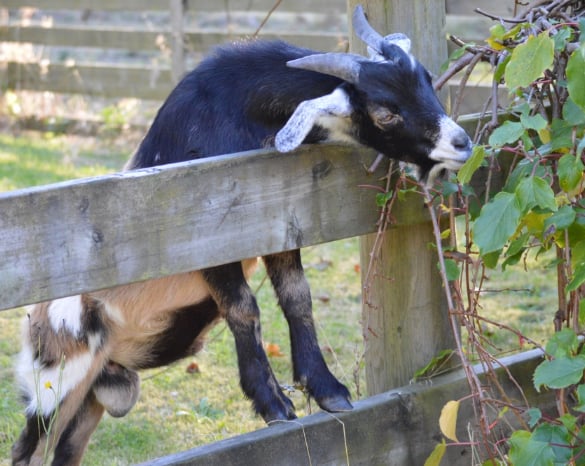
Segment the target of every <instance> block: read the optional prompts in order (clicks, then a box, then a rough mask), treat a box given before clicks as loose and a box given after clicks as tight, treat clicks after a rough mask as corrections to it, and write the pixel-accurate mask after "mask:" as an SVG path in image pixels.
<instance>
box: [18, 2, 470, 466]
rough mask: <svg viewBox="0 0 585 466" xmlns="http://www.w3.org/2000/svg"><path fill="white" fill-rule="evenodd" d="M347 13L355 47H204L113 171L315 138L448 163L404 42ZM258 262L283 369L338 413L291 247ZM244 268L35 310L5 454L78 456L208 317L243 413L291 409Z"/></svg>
mask: <svg viewBox="0 0 585 466" xmlns="http://www.w3.org/2000/svg"><path fill="white" fill-rule="evenodd" d="M353 22H354V27H355V29H356V31H357V33H358V35H359V36H360V37H361V38H362V40H364V42H366V43H367V45H368V46H369V53H370V57H369V58H366V57H363V56H360V55H354V54H348V53H317V52H314V51H311V50H307V49H303V48H298V47H295V46H292V45H289V44H287V43H284V42H280V41H274V42H262V41H249V42H239V43H236V44H232V45H227V46H222V47H219V48H217V49H216V50H215V52H214V53H213V54H212V55H211V56H210V57H208V58H206V59H205V60H204V61H203V62H202V63H201V64H200V65H199V66H198V67H197V68H196V69H195V70H193V71H192V72H190V73H188V74H187V75H186V76H185V77H184V78H183V80H182V81H181V82H180V83H179V84H178V85H177V86H176V88H175V89H174V90H173V91H172V92H171V94H170V95H169V97H168V98H167V100H166V101H165V102H164V104H163V105H162V107H161V108H160V110H159V112H158V114H157V115H156V117H155V119H154V122H153V123H152V126H151V127H150V129H149V130H148V132H147V134H146V135H145V137H144V139H143V140H142V142H141V143H140V145H139V147H138V149H137V150H136V152H135V153H134V155H133V157H132V158H131V160H130V161H129V163H128V164H127V167H126V169H128V170H132V169H138V168H144V167H151V166H154V165H161V164H168V163H172V162H179V161H184V160H191V159H196V158H201V157H210V156H214V155H218V154H224V153H229V152H235V151H243V150H248V149H257V148H260V147H265V146H270V145H272V144H274V145H275V146H276V148H277V150H279V151H281V152H288V151H291V150H294V149H295V148H296V147H298V146H299V145H300V144H302V143H319V142H326V141H332V142H341V143H348V144H357V145H364V146H369V147H372V148H374V149H376V150H377V151H379V152H380V153H382V154H384V155H386V156H388V157H391V158H395V159H398V160H401V161H405V162H409V163H414V164H416V165H417V166H418V167H419V168H420V173H421V178H422V179H427V180H432V179H433V178H434V177H435V176H436V175H437V173H439V172H440V171H441V170H443V169H445V168H446V169H454V170H456V169H458V168H459V167H460V166H461V164H462V163H463V162H464V161H465V160H466V159H467V158H468V157H469V155H470V151H471V142H470V140H469V137H468V136H467V135H466V134H465V132H464V131H463V129H461V128H460V127H459V126H457V125H456V124H455V123H454V122H453V121H452V120H451V119H450V118H448V117H447V116H446V114H445V112H444V110H443V108H442V106H441V104H440V102H439V100H438V98H437V97H436V95H435V93H434V91H433V88H432V84H431V77H430V75H429V73H428V72H427V71H426V70H425V68H424V67H423V66H422V65H421V64H420V63H419V62H418V61H417V60H415V59H414V57H413V56H412V55H411V54H410V52H409V49H410V41H409V39H408V38H407V37H406V36H404V35H402V34H394V35H390V36H386V37H382V36H381V35H380V34H378V33H377V32H376V31H374V30H373V29H372V28H371V26H370V25H369V24H368V22H367V19H366V17H365V14H364V12H363V10H362V9H361V7H358V8H357V9H356V11H355V12H354V18H353ZM194 189H196V187H195V188H194ZM263 260H264V263H265V265H266V269H267V273H268V276H269V278H270V280H271V283H272V286H273V288H274V290H275V292H276V295H277V298H278V303H279V305H280V307H281V308H282V310H283V312H284V315H285V317H286V319H287V321H288V325H289V329H290V339H291V353H292V365H293V375H294V380H295V381H296V382H298V383H300V384H302V385H303V386H304V387H306V390H307V392H308V393H309V395H310V396H311V397H312V398H313V399H315V400H316V402H317V404H318V405H319V406H320V407H321V408H322V409H324V410H327V411H332V412H339V411H347V410H351V409H352V404H351V401H350V394H349V391H348V390H347V388H346V387H345V386H344V385H342V384H341V383H340V382H339V381H338V380H337V379H336V378H335V377H334V376H333V375H332V373H331V372H330V371H329V369H328V368H327V365H326V363H325V361H324V359H323V356H322V354H321V352H320V350H319V345H318V342H317V337H316V332H315V328H314V323H313V318H312V304H311V294H310V290H309V285H308V283H307V281H306V279H305V277H304V273H303V267H302V263H301V257H300V252H299V251H298V250H294V251H288V252H283V253H279V254H272V255H269V256H266V257H263ZM255 264H256V259H253V260H252V259H250V260H245V261H242V262H238V263H232V264H226V265H222V266H218V267H212V268H209V269H205V270H199V271H193V272H189V273H182V274H178V275H173V276H169V277H164V278H159V279H154V280H149V281H146V282H141V283H134V284H129V285H124V286H119V287H115V288H112V289H107V290H101V291H96V292H92V293H86V294H82V295H79V296H72V297H67V298H62V299H56V300H53V301H50V302H45V303H40V304H37V305H34V307H33V308H32V309H31V310H30V311H29V315H28V318H26V319H25V321H24V325H23V327H24V330H23V337H24V343H23V348H22V350H21V352H20V355H19V357H18V360H17V363H16V373H17V379H18V380H19V382H20V385H21V388H22V391H23V398H24V401H25V403H26V409H25V414H26V418H27V421H26V426H25V428H24V430H23V431H22V433H21V435H20V437H19V439H18V440H17V441H16V443H15V444H14V446H13V449H12V461H13V464H15V465H30V464H35V465H36V464H41V463H42V462H43V452H44V451H45V450H46V449H47V450H49V451H52V452H53V464H54V465H63V464H68V465H70V464H79V463H80V461H81V458H82V456H83V453H84V450H85V447H86V445H87V442H88V440H89V438H90V436H91V434H92V432H93V431H94V429H95V427H96V426H97V424H98V423H99V421H100V419H101V416H102V415H103V413H104V411H107V412H108V413H109V414H110V415H112V416H123V415H125V414H126V413H127V412H128V411H130V409H131V408H132V407H133V405H134V403H135V402H136V399H137V396H138V392H139V378H138V375H137V371H138V370H140V369H144V368H152V367H158V366H161V365H166V364H169V363H170V362H173V361H176V360H178V359H180V358H183V357H185V356H187V355H190V354H194V353H196V352H197V351H198V350H199V349H200V348H201V346H202V344H203V340H204V337H205V334H206V332H207V331H208V330H209V329H210V328H211V327H212V326H213V325H214V324H216V323H217V322H218V320H219V319H221V318H225V319H226V320H227V323H228V326H229V328H230V330H231V332H232V333H233V336H234V339H235V346H236V352H237V357H238V366H239V373H240V384H241V387H242V389H243V392H244V394H245V395H246V396H247V397H248V398H249V399H250V400H251V401H252V404H253V407H254V409H255V411H256V413H258V414H259V415H260V416H262V418H263V419H264V420H265V421H266V422H267V423H270V422H271V421H276V420H287V419H293V418H295V412H294V406H293V404H292V402H291V401H290V400H289V399H288V398H287V397H286V396H285V395H284V394H283V392H282V390H281V389H280V387H279V384H278V382H277V380H276V378H275V376H274V374H273V373H272V370H271V368H270V365H269V363H268V359H267V357H266V354H265V352H264V350H263V347H262V341H261V330H260V322H259V313H260V310H259V308H258V305H257V303H256V300H255V298H254V295H253V293H252V291H251V289H250V287H249V286H248V284H247V279H248V277H249V276H250V274H251V273H252V271H253V269H254V266H255ZM51 387H53V390H49V389H50V388H51ZM57 387H58V388H57ZM57 411H58V415H57V416H56V421H55V422H54V424H53V425H52V428H51V431H50V432H49V433H47V432H45V430H44V428H43V426H45V425H48V423H49V419H50V418H51V416H53V415H54V414H55V413H56V412H57Z"/></svg>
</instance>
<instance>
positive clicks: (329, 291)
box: [0, 135, 556, 465]
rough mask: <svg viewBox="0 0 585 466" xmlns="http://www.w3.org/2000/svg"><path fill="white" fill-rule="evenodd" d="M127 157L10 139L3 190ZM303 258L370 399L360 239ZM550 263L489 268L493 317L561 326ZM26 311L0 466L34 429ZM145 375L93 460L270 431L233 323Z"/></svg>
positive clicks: (262, 290) (1, 175)
mask: <svg viewBox="0 0 585 466" xmlns="http://www.w3.org/2000/svg"><path fill="white" fill-rule="evenodd" d="M128 146H129V147H130V148H131V147H133V146H134V143H128ZM129 152H130V150H128V153H129ZM127 156H128V154H121V153H114V155H110V151H109V150H108V148H107V147H106V148H105V149H104V148H103V147H100V146H99V145H96V144H95V143H91V144H90V145H89V146H88V145H87V143H86V142H81V141H78V140H71V139H69V138H63V137H59V138H56V137H50V138H39V137H38V136H37V137H32V136H27V137H19V138H13V137H10V136H5V135H0V191H1V190H10V189H20V188H25V187H27V186H32V185H39V184H45V183H51V182H56V181H63V180H66V179H70V178H78V177H85V176H93V175H98V174H103V173H107V172H112V171H115V170H118V169H119V168H120V167H122V165H123V163H124V160H125V158H126V157H127ZM303 260H304V264H305V268H306V272H307V277H308V279H309V281H310V283H311V289H312V293H313V302H314V314H315V320H316V325H317V330H318V334H319V341H320V344H321V347H322V348H323V350H324V351H323V352H324V355H325V358H326V360H327V363H328V364H329V367H330V368H331V370H332V372H333V373H334V374H335V375H336V376H337V377H338V378H339V379H340V380H341V381H342V382H343V383H345V384H346V385H347V386H348V387H349V389H350V391H351V392H352V395H353V396H354V398H356V397H358V396H359V395H361V396H364V393H361V394H358V393H357V391H358V390H357V386H358V385H357V384H356V380H357V381H359V386H360V387H361V391H362V392H363V391H364V386H365V382H364V369H363V367H361V365H359V364H358V362H357V361H359V360H360V358H359V356H360V355H361V352H362V350H363V346H362V342H361V340H362V338H361V324H360V318H361V285H360V278H359V273H358V271H357V267H356V266H357V265H358V263H359V255H358V239H357V238H353V239H349V240H344V241H338V242H335V243H329V244H324V245H320V246H316V247H311V248H307V249H306V250H304V251H303ZM546 260H547V259H546V258H544V259H540V260H539V261H534V260H531V261H530V262H529V263H528V264H527V267H528V271H527V272H526V273H525V272H523V271H522V269H521V268H520V267H515V268H509V269H508V270H507V271H505V272H500V271H493V272H489V276H490V280H489V282H488V283H487V284H486V286H485V287H486V288H488V289H490V290H509V291H500V292H490V293H484V295H483V299H482V301H481V305H482V313H483V315H485V316H486V317H489V318H490V319H493V320H496V321H502V322H505V323H506V324H508V325H510V326H512V327H514V328H518V329H519V330H521V331H523V332H525V333H526V334H527V335H529V336H530V337H531V338H534V339H536V340H537V341H542V340H543V339H544V338H545V335H546V334H548V333H550V332H551V330H552V319H553V317H554V312H555V311H556V305H555V299H556V291H555V290H556V288H555V286H556V281H555V278H554V276H553V275H552V274H551V273H550V271H546V272H545V271H543V270H544V268H543V263H544V262H545V261H546ZM264 278H265V272H264V270H263V269H262V268H260V269H259V271H258V272H257V273H256V275H255V276H254V277H253V280H252V283H251V286H252V288H253V289H257V288H258V292H257V298H258V303H259V305H260V308H261V309H262V316H261V319H262V329H263V337H264V340H265V342H267V343H268V342H269V343H275V344H277V345H278V346H279V347H280V350H281V352H282V353H283V356H281V357H271V358H270V359H271V364H272V366H273V369H274V371H275V374H276V376H277V378H278V380H279V381H280V382H281V383H284V384H289V385H290V384H291V383H292V376H291V368H290V347H289V342H288V329H287V326H286V322H285V319H284V317H283V316H282V314H281V312H280V310H279V309H278V306H277V305H276V302H275V298H274V294H273V291H272V289H271V287H270V285H269V284H268V282H265V281H264V280H263V279H264ZM512 290H520V291H512ZM24 315H25V310H24V309H15V310H10V311H3V312H0V465H7V464H9V463H8V459H7V458H9V457H10V447H11V445H12V443H13V442H14V440H15V438H16V437H17V436H18V434H19V432H20V429H21V428H22V427H23V425H24V417H23V415H22V407H21V405H20V402H19V399H18V392H17V389H16V387H15V386H14V380H13V375H12V361H13V358H14V356H15V355H16V353H17V351H18V348H19V337H18V335H19V328H20V320H21V318H22V317H23V316H24ZM486 331H487V332H488V333H490V334H491V338H492V340H493V341H494V343H495V344H496V346H497V347H498V348H500V349H501V350H502V351H510V350H511V349H514V348H516V349H517V348H518V344H519V342H518V339H517V337H516V336H514V335H512V334H510V333H508V332H503V331H500V330H497V329H494V328H491V327H490V326H486ZM192 361H196V362H197V364H198V366H199V368H200V372H199V373H196V374H190V373H188V372H187V371H186V368H187V366H188V365H189V364H190V363H191V362H192ZM356 365H357V367H356ZM141 376H142V393H141V396H140V399H139V401H138V403H137V405H136V407H135V408H134V409H133V410H132V411H131V412H130V413H129V414H128V415H127V416H126V417H124V418H122V419H113V418H111V417H109V416H105V417H104V419H103V420H102V422H101V423H100V425H99V427H98V429H97V431H96V433H95V434H94V436H93V437H92V440H91V442H90V445H89V447H88V451H87V455H86V458H85V461H84V464H86V465H104V464H107V465H126V464H131V463H135V462H139V461H144V460H146V459H148V458H153V457H156V456H160V455H163V454H167V453H171V452H176V451H180V450H185V449H188V448H192V447H195V446H199V445H203V444H207V443H209V442H212V441H215V440H219V439H222V438H226V437H230V436H233V435H236V434H240V433H244V432H248V431H252V430H255V429H259V428H263V427H264V423H263V422H262V421H261V420H260V419H259V418H257V417H256V416H254V415H253V413H252V410H251V407H250V403H249V402H248V401H247V400H246V399H244V397H243V395H242V392H241V390H240V388H239V385H238V372H237V362H236V356H235V351H234V343H233V338H232V336H231V334H230V332H229V331H228V330H227V328H226V326H225V324H223V323H222V324H220V325H218V326H217V327H216V328H215V329H214V330H213V331H212V333H211V334H210V336H209V343H208V345H207V346H206V347H205V348H204V350H203V351H202V352H201V353H199V354H198V355H197V356H196V357H195V358H193V359H192V360H184V361H181V362H179V363H178V364H175V365H174V366H171V367H169V368H166V369H163V370H160V369H159V370H152V371H146V372H144V373H142V374H141ZM290 397H291V399H292V400H293V402H294V403H295V406H296V407H297V413H298V414H299V415H300V416H302V415H305V414H307V413H308V412H309V411H310V408H311V407H310V406H307V403H306V400H305V398H304V396H303V394H302V393H299V392H295V393H291V394H290ZM313 408H314V406H313ZM104 446H106V448H104Z"/></svg>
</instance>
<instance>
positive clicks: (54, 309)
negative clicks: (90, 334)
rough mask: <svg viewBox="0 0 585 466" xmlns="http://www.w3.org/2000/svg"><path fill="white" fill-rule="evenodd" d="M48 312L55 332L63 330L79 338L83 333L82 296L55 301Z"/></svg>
mask: <svg viewBox="0 0 585 466" xmlns="http://www.w3.org/2000/svg"><path fill="white" fill-rule="evenodd" d="M47 312H48V314H49V320H50V322H51V327H53V330H54V331H55V332H58V331H59V330H60V329H61V328H63V329H65V330H66V331H68V332H69V333H71V335H73V336H74V337H77V336H79V333H80V331H81V313H82V312H83V307H82V305H81V296H80V295H77V296H68V297H67V298H61V299H55V300H54V301H52V302H51V304H49V309H48V311H47Z"/></svg>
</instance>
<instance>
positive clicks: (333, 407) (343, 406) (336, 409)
mask: <svg viewBox="0 0 585 466" xmlns="http://www.w3.org/2000/svg"><path fill="white" fill-rule="evenodd" d="M315 401H316V402H317V404H318V405H319V407H320V408H321V409H324V410H325V411H329V412H330V413H343V412H345V411H351V410H352V409H353V405H352V404H351V402H350V401H349V399H347V398H346V397H344V396H334V397H328V398H322V399H320V400H315Z"/></svg>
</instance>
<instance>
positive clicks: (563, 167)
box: [558, 86, 585, 193]
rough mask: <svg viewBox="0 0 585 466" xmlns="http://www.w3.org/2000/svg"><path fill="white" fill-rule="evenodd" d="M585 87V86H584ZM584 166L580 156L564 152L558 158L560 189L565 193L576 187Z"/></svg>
mask: <svg viewBox="0 0 585 466" xmlns="http://www.w3.org/2000/svg"><path fill="white" fill-rule="evenodd" d="M584 87H585V86H584ZM584 169H585V166H584V165H583V162H581V158H580V157H575V156H574V155H571V154H565V155H563V156H562V157H561V158H560V159H559V166H558V175H559V184H560V186H561V189H562V190H563V191H565V192H566V193H568V192H571V191H572V190H573V189H575V188H576V187H577V185H578V184H579V182H580V181H581V178H582V177H583V170H584Z"/></svg>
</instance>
